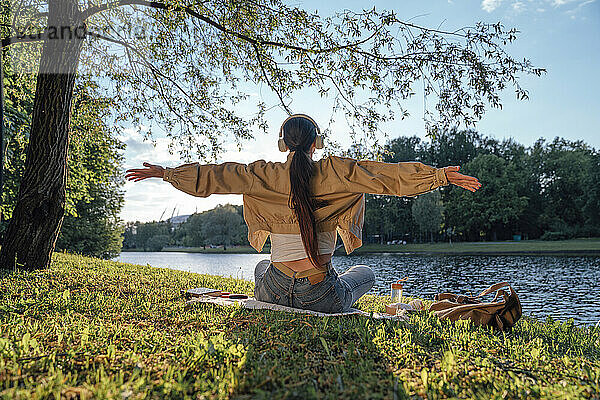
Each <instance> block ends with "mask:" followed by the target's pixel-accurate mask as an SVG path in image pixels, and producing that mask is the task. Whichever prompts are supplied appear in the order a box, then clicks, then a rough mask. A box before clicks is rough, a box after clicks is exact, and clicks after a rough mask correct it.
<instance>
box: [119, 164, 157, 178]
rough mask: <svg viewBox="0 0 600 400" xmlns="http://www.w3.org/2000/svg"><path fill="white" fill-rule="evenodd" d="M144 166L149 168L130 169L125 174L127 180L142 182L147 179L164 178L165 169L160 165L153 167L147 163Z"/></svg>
mask: <svg viewBox="0 0 600 400" xmlns="http://www.w3.org/2000/svg"><path fill="white" fill-rule="evenodd" d="M144 166H145V167H147V168H138V169H128V170H127V171H126V174H125V178H127V179H128V180H130V181H134V182H137V181H141V180H142V179H146V178H162V177H163V174H164V172H165V169H164V168H163V167H161V166H160V165H153V164H150V163H147V162H145V163H144Z"/></svg>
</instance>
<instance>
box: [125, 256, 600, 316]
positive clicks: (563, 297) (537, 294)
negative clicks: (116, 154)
mask: <svg viewBox="0 0 600 400" xmlns="http://www.w3.org/2000/svg"><path fill="white" fill-rule="evenodd" d="M267 258H269V255H268V254H201V253H179V252H123V253H121V254H120V255H119V256H118V257H116V258H114V260H116V261H122V262H127V263H133V264H141V265H146V264H149V265H151V266H153V267H162V268H171V269H177V270H182V271H190V272H197V273H202V274H211V275H222V276H232V277H237V278H243V279H247V280H253V279H254V266H255V265H256V263H258V262H259V261H260V260H264V259H267ZM332 262H333V265H334V266H335V268H336V269H337V270H338V272H343V271H345V270H346V269H347V268H349V267H351V266H353V265H357V264H365V265H369V266H370V267H371V268H373V270H374V272H375V276H376V282H375V286H374V287H373V290H372V293H373V294H386V295H389V284H390V283H391V282H392V281H394V280H395V279H398V278H401V277H405V276H408V277H409V280H408V282H406V284H405V286H404V294H405V295H406V296H415V297H421V298H426V299H432V298H433V296H434V295H435V294H436V293H440V292H453V293H458V294H467V293H472V294H479V292H480V291H481V290H483V289H485V288H487V287H488V286H489V285H491V284H492V283H496V282H501V281H508V282H510V283H511V285H512V286H513V288H514V289H515V291H516V292H517V294H518V295H519V298H520V300H521V303H522V306H523V313H524V314H527V315H530V316H533V317H536V318H541V319H543V318H545V317H546V316H552V317H553V318H555V319H560V320H566V319H568V318H573V319H574V321H575V323H576V324H596V323H597V322H598V321H600V296H599V293H598V287H599V284H600V257H571V256H569V257H563V256H460V255H451V256H447V255H407V254H397V253H396V254H390V253H380V254H367V255H358V256H334V257H333V260H332Z"/></svg>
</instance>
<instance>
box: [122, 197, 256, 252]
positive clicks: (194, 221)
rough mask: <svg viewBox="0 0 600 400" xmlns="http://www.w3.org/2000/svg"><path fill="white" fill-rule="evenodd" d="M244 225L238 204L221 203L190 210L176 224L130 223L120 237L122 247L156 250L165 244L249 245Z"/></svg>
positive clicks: (168, 222) (193, 245)
mask: <svg viewBox="0 0 600 400" xmlns="http://www.w3.org/2000/svg"><path fill="white" fill-rule="evenodd" d="M247 237H248V228H247V227H246V224H245V222H244V218H243V216H242V206H237V205H231V204H225V205H218V206H217V207H215V208H213V209H212V210H208V211H204V212H202V213H194V214H192V215H190V216H189V218H188V219H187V220H186V221H185V222H183V223H181V224H178V226H174V224H173V223H172V222H171V219H169V220H167V221H159V222H157V221H152V222H147V223H141V222H139V221H136V222H130V223H128V224H127V225H126V227H125V232H124V236H123V248H124V249H138V250H143V251H160V250H162V248H164V247H166V246H185V247H203V248H206V247H207V246H211V245H213V246H223V248H224V249H225V250H226V249H227V247H229V246H235V245H249V243H248V239H247Z"/></svg>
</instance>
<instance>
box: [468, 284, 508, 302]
mask: <svg viewBox="0 0 600 400" xmlns="http://www.w3.org/2000/svg"><path fill="white" fill-rule="evenodd" d="M504 286H510V285H509V284H508V282H500V283H496V284H495V285H492V286H490V287H489V288H487V289H485V290H484V291H483V292H481V293H479V295H477V296H475V297H483V296H485V295H487V294H490V293H492V292H495V291H496V290H498V289H500V288H503V287H504ZM496 298H498V293H496V297H495V298H494V301H495V300H496Z"/></svg>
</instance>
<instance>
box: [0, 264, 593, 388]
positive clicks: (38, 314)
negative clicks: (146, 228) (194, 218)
mask: <svg viewBox="0 0 600 400" xmlns="http://www.w3.org/2000/svg"><path fill="white" fill-rule="evenodd" d="M198 286H211V287H218V288H221V289H226V290H230V291H233V292H243V293H248V294H250V293H251V291H252V284H251V283H250V282H247V281H242V280H236V279H228V278H220V277H214V276H206V275H198V274H192V273H187V272H182V271H173V270H167V269H158V268H151V267H147V266H146V267H144V266H136V265H131V264H123V263H117V262H112V261H102V260H98V259H93V258H85V257H79V256H71V255H64V254H59V253H56V254H54V256H53V264H52V267H51V268H50V269H49V270H45V271H38V272H33V273H23V272H9V273H0V287H1V291H0V396H1V397H2V398H6V399H13V398H48V397H56V398H60V397H61V396H62V397H63V398H77V397H80V398H90V397H95V398H119V399H121V398H123V399H126V398H132V399H138V398H156V399H160V398H229V397H233V398H316V397H318V398H332V399H334V398H352V399H357V398H370V399H371V398H386V399H392V398H399V399H402V398H425V397H427V398H444V397H458V398H469V397H474V398H482V399H490V398H528V399H529V398H539V397H545V398H557V397H558V398H598V396H600V350H599V349H600V329H594V328H591V327H589V328H581V327H574V326H573V325H572V324H569V323H558V322H554V321H552V320H548V321H546V322H539V321H536V320H532V319H529V318H523V319H522V320H521V321H519V323H518V324H517V325H516V326H515V328H514V330H513V331H512V332H511V333H508V334H498V333H494V332H493V331H490V330H487V329H482V328H475V327H473V326H472V325H470V324H469V323H460V324H456V325H452V324H450V323H447V322H441V321H439V320H438V319H436V318H435V317H432V316H429V315H427V313H423V314H421V315H415V316H413V317H411V318H412V319H411V320H410V322H409V323H403V322H397V321H378V320H371V319H369V318H364V317H344V318H315V317H309V316H302V315H292V314H285V313H278V312H273V311H249V310H244V309H240V308H219V307H215V306H212V305H206V304H205V305H202V304H197V305H195V306H193V307H190V308H187V309H186V308H185V307H184V300H183V299H182V298H181V297H180V295H179V291H180V290H181V289H185V288H191V287H198ZM385 300H386V299H385V298H383V297H367V298H365V299H364V300H362V301H361V302H360V304H358V307H359V308H361V309H364V310H377V311H380V310H382V308H383V304H384V303H385ZM525 312H527V310H525Z"/></svg>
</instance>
